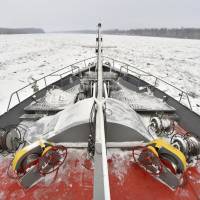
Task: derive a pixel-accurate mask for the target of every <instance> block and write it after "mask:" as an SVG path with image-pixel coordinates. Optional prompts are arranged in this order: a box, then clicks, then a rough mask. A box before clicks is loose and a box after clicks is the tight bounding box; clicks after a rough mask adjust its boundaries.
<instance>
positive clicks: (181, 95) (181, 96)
mask: <svg viewBox="0 0 200 200" xmlns="http://www.w3.org/2000/svg"><path fill="white" fill-rule="evenodd" d="M182 98H183V91H182V92H181V94H180V99H179V103H181V100H182Z"/></svg>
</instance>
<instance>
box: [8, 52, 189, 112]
mask: <svg viewBox="0 0 200 200" xmlns="http://www.w3.org/2000/svg"><path fill="white" fill-rule="evenodd" d="M95 58H96V56H94V57H91V58H87V59H84V60H81V61H79V62H76V63H73V64H71V65H68V66H65V67H63V68H61V69H58V70H56V71H54V72H52V73H50V74H48V75H46V76H43V77H42V78H40V79H37V80H35V81H34V82H33V83H30V84H28V85H26V86H24V87H22V88H20V89H19V90H16V91H14V92H13V93H12V94H11V96H10V99H9V102H8V106H7V111H9V110H10V109H11V108H12V107H14V106H15V105H16V104H18V103H20V102H21V101H22V100H21V98H20V93H21V92H22V91H23V90H25V89H26V88H28V87H30V86H33V85H34V84H35V83H38V82H39V81H42V82H43V83H44V87H43V88H45V87H47V86H48V85H51V84H52V83H53V82H51V83H50V84H48V83H47V82H48V81H47V80H48V79H49V78H51V77H58V79H57V80H56V81H58V80H59V79H62V78H64V76H63V75H66V74H70V73H72V74H73V73H79V72H80V70H82V69H86V68H88V69H89V70H90V67H91V66H90V65H87V61H92V60H93V59H95ZM102 58H103V63H104V64H105V63H106V62H109V63H111V65H110V66H109V65H107V66H108V67H110V68H111V69H112V68H113V69H117V70H118V71H120V72H122V73H123V72H124V73H129V74H132V75H134V76H135V77H137V78H139V79H141V80H143V81H145V82H147V83H149V82H148V81H147V77H151V78H153V79H154V81H153V84H152V83H149V85H153V86H154V87H156V88H158V83H159V82H160V83H164V84H165V85H166V86H168V87H171V88H173V89H175V90H177V91H179V94H178V96H179V100H178V101H179V102H180V103H182V100H183V97H184V96H185V97H186V100H187V102H188V105H186V106H187V107H188V108H189V109H190V110H192V105H191V100H190V97H191V96H190V95H189V94H188V93H187V92H185V91H183V90H181V89H179V88H177V87H176V86H174V85H172V84H170V83H168V82H166V81H164V80H162V79H161V78H159V77H157V76H155V75H153V74H150V73H147V72H145V71H144V70H141V69H139V68H137V67H134V66H132V65H130V64H127V63H125V62H122V61H119V60H115V59H113V58H110V57H107V56H103V57H102ZM80 64H83V67H80V66H78V65H80ZM117 66H119V67H117ZM64 70H67V71H65V72H63V71H64ZM56 81H55V82H56ZM34 94H35V93H34V92H33V93H32V94H30V95H27V96H25V98H23V100H25V99H27V98H28V97H30V96H33V95H34ZM14 96H15V97H16V98H17V103H16V104H15V105H14V106H12V107H11V106H10V105H11V102H12V100H13V98H14ZM171 96H172V97H173V95H171Z"/></svg>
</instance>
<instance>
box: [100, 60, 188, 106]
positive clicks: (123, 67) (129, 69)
mask: <svg viewBox="0 0 200 200" xmlns="http://www.w3.org/2000/svg"><path fill="white" fill-rule="evenodd" d="M103 59H104V61H103V62H104V64H105V63H106V62H108V63H110V68H111V69H112V68H113V69H117V70H119V71H120V72H123V71H125V73H127V74H128V73H129V74H132V75H134V76H135V77H137V78H139V79H141V80H143V81H145V82H147V83H149V82H148V81H147V77H151V78H153V79H154V81H153V84H152V83H149V86H150V85H152V86H154V87H156V88H158V83H163V84H165V86H167V87H171V88H173V89H175V90H176V91H178V92H179V93H178V96H179V100H178V101H179V102H180V103H182V100H183V97H184V96H185V97H186V100H187V105H185V104H184V105H185V106H187V107H188V108H189V109H190V110H192V105H191V101H190V95H189V94H188V93H187V92H185V91H183V90H181V89H180V88H177V87H176V86H174V85H172V84H170V83H168V82H166V81H164V80H162V79H161V78H159V77H157V76H155V75H153V74H150V73H148V72H145V71H144V70H141V69H139V68H137V67H134V66H132V65H130V64H127V63H124V62H122V61H119V60H115V59H113V58H110V57H107V56H103ZM117 66H119V67H117ZM158 89H159V88H158ZM168 89H169V88H168ZM171 96H172V97H173V95H171Z"/></svg>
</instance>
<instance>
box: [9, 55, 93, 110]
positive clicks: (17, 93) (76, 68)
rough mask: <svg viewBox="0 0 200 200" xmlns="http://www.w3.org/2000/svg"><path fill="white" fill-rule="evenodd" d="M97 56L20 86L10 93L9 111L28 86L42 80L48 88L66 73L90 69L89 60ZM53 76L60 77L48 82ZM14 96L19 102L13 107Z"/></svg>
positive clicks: (20, 99) (25, 97)
mask: <svg viewBox="0 0 200 200" xmlns="http://www.w3.org/2000/svg"><path fill="white" fill-rule="evenodd" d="M95 58H96V56H94V57H91V58H87V59H84V60H81V61H78V62H76V63H73V64H71V65H68V66H65V67H63V68H61V69H58V70H56V71H54V72H52V73H50V74H48V75H46V76H43V77H41V78H39V79H37V80H34V81H33V82H32V83H30V84H28V85H26V86H24V87H22V88H20V89H18V90H16V91H14V92H13V93H12V94H11V95H10V99H9V102H8V106H7V111H9V110H10V109H11V108H12V107H14V106H15V105H17V104H18V103H20V102H21V101H22V98H20V94H21V93H22V92H23V91H24V90H26V89H27V88H28V87H32V86H34V85H35V84H37V83H39V82H40V84H41V82H43V85H44V86H43V88H46V87H47V86H49V85H51V84H52V83H54V82H56V81H58V80H60V79H62V78H64V75H69V74H74V73H79V72H80V70H82V69H86V68H89V69H90V67H91V66H90V65H89V64H87V62H89V61H92V60H93V59H95ZM81 64H82V65H83V66H82V67H80V66H78V65H81ZM65 70H67V71H65ZM52 77H58V79H57V80H56V81H54V82H51V83H49V84H48V83H47V82H48V80H50V78H52ZM29 92H30V91H29ZM35 93H36V92H34V91H33V92H32V93H31V94H30V95H25V96H23V97H24V98H23V100H25V99H27V98H28V97H30V96H33V95H34V94H35ZM14 97H16V98H17V103H15V104H14V105H13V106H12V107H11V103H12V101H13V98H14Z"/></svg>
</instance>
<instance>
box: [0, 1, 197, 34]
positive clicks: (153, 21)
mask: <svg viewBox="0 0 200 200" xmlns="http://www.w3.org/2000/svg"><path fill="white" fill-rule="evenodd" d="M99 21H101V22H102V23H103V28H104V29H109V28H119V29H128V28H146V27H147V28H150V27H168V28H169V27H200V0H0V27H41V28H44V29H45V30H47V31H53V30H78V29H94V28H95V27H96V24H97V23H98V22H99Z"/></svg>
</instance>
